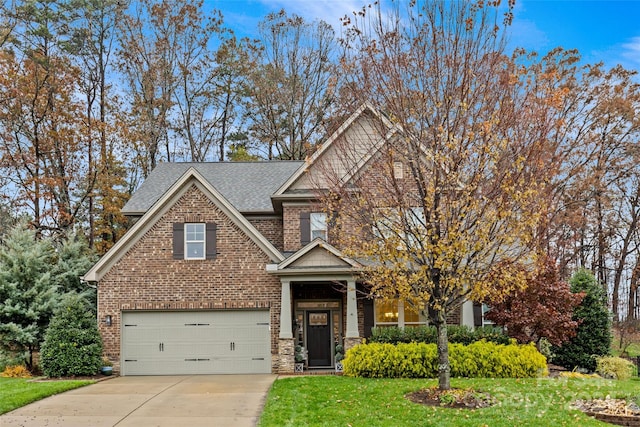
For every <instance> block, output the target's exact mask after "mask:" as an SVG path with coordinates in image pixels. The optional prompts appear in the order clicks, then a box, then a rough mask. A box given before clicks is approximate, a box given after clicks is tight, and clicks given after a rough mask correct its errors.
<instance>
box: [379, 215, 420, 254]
mask: <svg viewBox="0 0 640 427" xmlns="http://www.w3.org/2000/svg"><path fill="white" fill-rule="evenodd" d="M372 228H373V235H374V236H376V237H377V238H379V239H383V240H389V239H397V240H398V249H399V250H402V249H406V246H412V245H414V244H415V243H416V242H417V241H419V240H422V238H423V237H424V234H425V231H426V223H425V217H424V210H423V209H422V208H419V207H413V208H406V209H403V210H402V212H401V211H400V210H399V209H397V208H380V209H377V210H376V212H375V223H374V224H373V225H372Z"/></svg>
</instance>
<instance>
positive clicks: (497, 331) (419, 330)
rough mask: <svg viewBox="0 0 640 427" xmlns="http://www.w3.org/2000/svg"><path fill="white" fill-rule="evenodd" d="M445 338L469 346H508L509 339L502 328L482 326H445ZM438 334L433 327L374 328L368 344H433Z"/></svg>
mask: <svg viewBox="0 0 640 427" xmlns="http://www.w3.org/2000/svg"><path fill="white" fill-rule="evenodd" d="M447 336H448V337H449V342H450V343H459V344H471V343H473V342H476V341H481V340H485V341H491V342H494V343H496V344H509V342H510V341H509V337H508V336H507V335H506V334H505V333H504V331H503V330H502V328H497V327H493V326H484V327H481V328H475V329H471V328H470V327H468V326H455V325H451V326H447ZM437 338H438V333H437V331H436V328H435V326H416V327H406V328H404V329H403V328H399V327H397V326H389V327H376V328H373V329H372V330H371V337H370V338H369V339H368V340H369V342H377V343H388V344H399V343H410V342H422V343H426V344H435V343H436V342H437Z"/></svg>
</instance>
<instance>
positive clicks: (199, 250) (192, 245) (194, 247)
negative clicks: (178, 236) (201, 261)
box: [187, 242, 204, 258]
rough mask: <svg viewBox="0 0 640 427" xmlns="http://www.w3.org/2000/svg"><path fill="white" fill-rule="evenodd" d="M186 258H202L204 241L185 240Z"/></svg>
mask: <svg viewBox="0 0 640 427" xmlns="http://www.w3.org/2000/svg"><path fill="white" fill-rule="evenodd" d="M187 258H204V242H187Z"/></svg>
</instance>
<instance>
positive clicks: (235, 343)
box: [121, 311, 271, 375]
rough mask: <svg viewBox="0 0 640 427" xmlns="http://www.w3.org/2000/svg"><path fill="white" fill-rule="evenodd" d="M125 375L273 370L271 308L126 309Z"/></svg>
mask: <svg viewBox="0 0 640 427" xmlns="http://www.w3.org/2000/svg"><path fill="white" fill-rule="evenodd" d="M121 354H122V360H121V367H122V368H121V371H122V372H121V374H122V375H184V374H254V373H256V374H257V373H270V372H271V339H270V332H269V311H190V312H186V311H185V312H182V311H181V312H125V313H123V314H122V353H121Z"/></svg>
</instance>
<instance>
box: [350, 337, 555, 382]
mask: <svg viewBox="0 0 640 427" xmlns="http://www.w3.org/2000/svg"><path fill="white" fill-rule="evenodd" d="M342 363H343V367H344V374H345V375H348V376H352V377H369V378H436V377H437V376H438V351H437V348H436V345H435V344H425V343H408V344H407V343H400V344H397V345H394V344H386V343H368V344H360V345H357V346H355V347H353V348H352V349H350V350H349V351H347V355H346V357H345V359H344V360H343V362H342ZM449 363H450V366H451V376H452V377H467V378H535V377H539V376H544V375H546V374H547V359H546V358H545V357H544V356H543V355H542V354H540V352H539V351H538V350H537V349H536V347H535V345H534V344H526V345H518V344H509V345H504V344H496V343H493V342H487V341H477V342H475V343H472V344H469V345H463V344H449Z"/></svg>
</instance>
